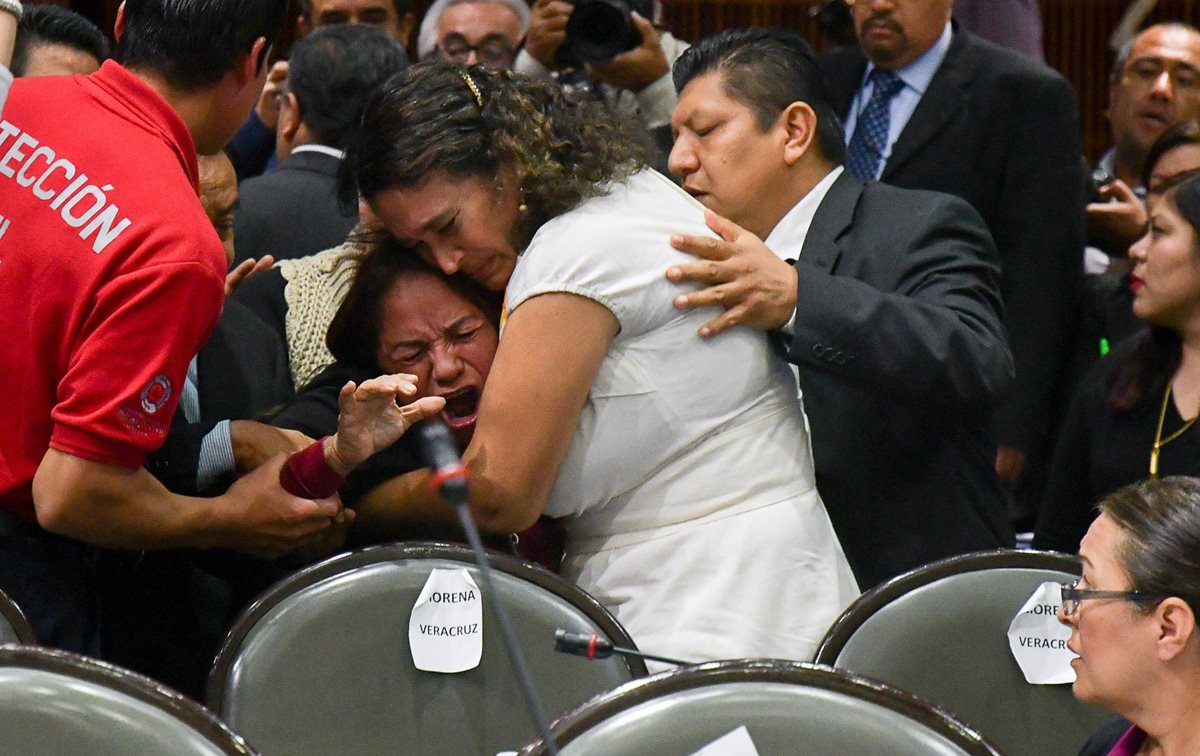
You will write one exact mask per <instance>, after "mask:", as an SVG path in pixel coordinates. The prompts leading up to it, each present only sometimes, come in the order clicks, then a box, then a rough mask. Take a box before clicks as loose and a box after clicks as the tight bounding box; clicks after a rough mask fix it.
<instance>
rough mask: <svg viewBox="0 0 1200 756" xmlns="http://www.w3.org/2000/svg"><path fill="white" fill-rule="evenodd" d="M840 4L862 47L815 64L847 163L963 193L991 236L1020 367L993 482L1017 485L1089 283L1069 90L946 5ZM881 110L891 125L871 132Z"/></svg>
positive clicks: (896, 181) (939, 1)
mask: <svg viewBox="0 0 1200 756" xmlns="http://www.w3.org/2000/svg"><path fill="white" fill-rule="evenodd" d="M847 2H848V3H849V4H850V5H851V6H852V12H853V16H854V24H855V30H856V32H857V34H858V39H859V44H858V45H857V46H852V47H847V48H842V49H839V50H835V51H833V52H831V53H828V54H826V55H824V56H822V58H821V59H820V66H821V70H822V73H823V78H824V82H825V87H826V91H827V92H828V93H829V96H830V98H831V100H832V102H833V106H834V109H835V111H836V112H837V113H838V114H839V115H840V116H842V117H843V119H844V123H845V130H846V138H847V142H848V144H849V145H850V146H849V152H848V154H849V157H848V159H847V166H848V167H849V168H851V169H852V170H855V169H858V170H856V171H855V172H856V175H858V176H859V178H860V179H867V178H878V179H879V180H881V181H883V182H885V183H888V184H892V185H894V186H900V187H905V188H908V189H928V190H933V191H940V192H946V193H948V194H954V195H956V196H959V197H962V198H963V199H965V200H966V201H967V202H969V203H971V205H972V206H973V207H974V208H975V209H976V210H977V211H978V212H979V214H980V215H981V216H983V220H984V222H985V223H986V224H987V226H988V229H989V230H990V231H991V233H992V237H993V238H994V239H995V240H996V247H997V248H998V249H999V252H1000V268H1001V282H1002V283H1001V293H1002V295H1003V298H1004V305H1005V315H1006V318H1005V325H1006V327H1007V329H1008V334H1009V339H1010V343H1011V345H1012V352H1013V360H1014V363H1015V365H1016V383H1015V384H1014V387H1013V391H1012V394H1011V396H1010V398H1009V399H1008V401H1007V402H1006V403H1005V404H1004V406H1003V407H1002V408H1001V410H1000V413H999V416H998V422H999V427H998V430H999V442H1000V446H999V449H998V451H997V454H996V472H997V473H998V474H999V475H1000V477H1001V479H1002V480H1003V481H1004V482H1005V483H1008V484H1012V485H1016V484H1018V482H1019V481H1020V480H1021V478H1022V473H1023V471H1024V469H1025V466H1026V461H1027V460H1028V459H1030V458H1031V457H1034V456H1040V455H1043V454H1044V451H1045V450H1044V442H1045V438H1046V434H1047V432H1048V427H1049V417H1050V415H1051V410H1052V407H1051V404H1052V401H1053V399H1052V397H1053V389H1054V384H1055V381H1056V378H1057V375H1058V372H1059V368H1060V366H1061V365H1062V364H1063V362H1064V359H1065V352H1066V345H1067V340H1068V337H1069V335H1070V331H1071V329H1072V327H1073V326H1074V319H1075V313H1076V308H1077V303H1078V297H1079V293H1080V291H1081V288H1082V282H1083V272H1082V268H1081V265H1080V255H1081V253H1082V250H1083V247H1084V226H1083V218H1084V202H1085V199H1086V197H1085V192H1084V175H1083V165H1082V162H1081V160H1080V156H1081V155H1082V144H1081V140H1080V127H1079V116H1078V111H1077V109H1076V105H1075V98H1074V93H1073V92H1072V90H1071V87H1070V85H1069V84H1068V83H1067V82H1066V81H1065V80H1064V79H1063V78H1062V77H1061V76H1060V75H1058V74H1057V73H1056V72H1054V71H1053V70H1051V69H1049V68H1047V67H1046V66H1044V65H1041V64H1039V63H1036V62H1034V61H1032V60H1030V59H1029V58H1027V57H1025V56H1022V55H1020V54H1018V53H1015V52H1013V51H1011V50H1008V49H1005V48H1001V47H998V46H996V45H993V44H991V43H989V42H986V41H984V40H982V39H979V38H978V37H974V36H972V35H971V34H969V33H967V32H965V31H963V30H961V29H958V28H955V27H954V26H953V25H952V24H951V22H950V14H951V9H952V6H953V0H847ZM881 81H882V82H885V83H883V84H880V82H881ZM890 81H895V82H896V84H895V87H896V89H895V90H892V89H890V88H889V85H888V84H887V82H890ZM877 95H878V96H883V97H884V100H885V101H884V102H882V103H878V102H877V101H873V98H876V97H877ZM889 99H890V102H888V101H887V100H889ZM876 105H878V107H879V109H880V110H882V113H883V117H884V118H885V119H886V120H884V121H883V122H882V123H880V122H873V125H875V126H876V129H875V130H874V131H873V130H872V129H871V128H868V126H869V125H872V124H869V123H868V122H870V121H872V119H871V118H870V116H871V114H872V112H876V108H875V107H873V106H876ZM872 137H874V138H872Z"/></svg>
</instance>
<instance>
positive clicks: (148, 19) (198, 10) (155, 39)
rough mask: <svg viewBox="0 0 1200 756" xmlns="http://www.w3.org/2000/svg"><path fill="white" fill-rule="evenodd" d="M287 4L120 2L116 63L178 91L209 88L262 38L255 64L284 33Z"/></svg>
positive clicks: (273, 0) (251, 0) (256, 0)
mask: <svg viewBox="0 0 1200 756" xmlns="http://www.w3.org/2000/svg"><path fill="white" fill-rule="evenodd" d="M287 9H288V3H287V0H125V33H124V34H123V35H122V37H121V39H120V40H119V41H118V42H117V55H116V57H117V60H118V61H119V62H120V63H121V64H122V65H124V66H126V67H133V68H148V69H150V70H153V71H155V72H156V73H158V74H159V75H160V76H162V77H163V78H164V79H166V81H167V83H168V84H169V85H171V86H172V87H174V88H175V89H178V90H180V91H182V92H194V91H197V90H200V89H204V88H206V87H211V86H213V85H214V84H216V83H217V82H219V81H220V80H221V79H222V78H224V77H225V75H226V74H228V73H229V72H230V71H232V70H233V69H234V67H235V66H237V65H238V63H239V62H240V61H241V60H242V58H243V56H245V55H246V54H247V53H249V52H250V49H251V48H252V47H253V46H254V41H255V40H256V39H258V38H259V37H265V38H266V40H267V46H266V48H264V49H263V51H262V53H261V55H260V56H259V60H257V61H256V63H257V64H258V66H259V68H260V70H261V68H262V66H264V65H266V62H267V48H270V46H271V45H273V44H274V43H275V38H276V37H277V36H278V34H279V32H280V31H281V30H282V29H283V23H284V20H285V19H286V18H287Z"/></svg>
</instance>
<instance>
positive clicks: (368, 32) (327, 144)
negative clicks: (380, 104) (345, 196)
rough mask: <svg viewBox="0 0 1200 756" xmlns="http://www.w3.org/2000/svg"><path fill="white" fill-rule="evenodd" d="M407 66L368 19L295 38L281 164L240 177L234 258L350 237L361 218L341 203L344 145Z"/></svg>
mask: <svg viewBox="0 0 1200 756" xmlns="http://www.w3.org/2000/svg"><path fill="white" fill-rule="evenodd" d="M407 65H408V59H407V58H405V56H404V50H403V49H401V47H400V45H398V44H397V43H396V41H395V40H394V39H392V38H391V37H389V36H388V35H387V34H385V33H384V32H382V31H380V30H379V29H377V28H375V27H373V26H368V25H365V24H338V25H334V26H323V27H320V28H318V29H317V30H316V31H314V32H313V33H312V34H310V35H308V36H307V37H305V38H304V39H303V40H301V41H300V42H298V43H296V46H295V47H293V48H292V57H291V60H290V63H289V69H288V81H287V91H286V93H284V94H283V95H282V96H281V98H280V103H279V126H278V129H277V131H276V154H277V155H278V157H279V160H280V165H279V169H278V170H276V171H272V172H270V173H266V174H263V175H262V176H258V177H256V178H252V179H247V180H246V181H244V182H243V183H242V186H241V206H240V207H239V208H238V214H237V220H236V221H235V223H234V231H235V234H234V236H235V238H236V247H237V250H236V255H235V259H234V262H235V264H236V263H241V262H242V261H244V260H248V259H251V258H260V257H262V256H263V255H268V254H269V255H273V256H274V257H275V259H277V260H282V259H289V258H296V257H304V256H306V255H311V254H314V253H316V252H320V251H321V250H324V249H329V248H330V247H336V246H337V245H339V244H341V243H342V242H343V241H344V240H345V238H346V234H348V233H349V232H350V230H351V229H352V228H354V224H355V223H357V222H358V217H357V213H354V212H349V213H346V212H343V210H342V209H341V207H340V206H339V204H338V199H337V172H338V166H339V165H340V164H341V160H342V156H343V152H342V150H343V149H344V148H345V146H346V145H347V144H348V143H349V141H350V137H351V135H352V134H353V133H354V129H355V128H356V127H357V125H358V121H359V118H360V116H361V114H362V109H363V107H364V106H365V104H366V101H367V99H368V98H369V97H370V96H371V94H372V93H374V91H375V90H376V89H377V88H378V87H379V85H380V84H382V83H383V82H384V81H386V80H387V79H388V78H389V77H390V76H391V75H392V74H394V73H396V72H397V71H400V70H402V69H403V68H405V67H406V66H407Z"/></svg>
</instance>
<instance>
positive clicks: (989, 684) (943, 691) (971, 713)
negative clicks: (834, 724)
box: [816, 550, 1113, 756]
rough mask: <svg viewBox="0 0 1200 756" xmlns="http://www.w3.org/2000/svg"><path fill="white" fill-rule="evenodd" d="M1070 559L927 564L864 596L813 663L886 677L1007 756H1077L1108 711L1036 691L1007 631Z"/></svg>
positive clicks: (985, 558)
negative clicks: (1050, 755)
mask: <svg viewBox="0 0 1200 756" xmlns="http://www.w3.org/2000/svg"><path fill="white" fill-rule="evenodd" d="M1079 571H1080V568H1079V562H1078V561H1077V560H1076V559H1074V558H1073V557H1068V556H1066V555H1065V554H1053V553H1046V552H1034V551H1008V550H1000V551H988V552H979V553H975V554H967V555H965V556H961V557H954V558H951V559H946V560H943V561H940V562H935V563H933V564H930V565H927V566H925V567H922V568H919V569H916V570H913V571H912V572H909V573H906V574H904V575H901V576H899V577H897V578H894V579H892V580H890V581H888V582H887V583H884V584H882V585H880V586H877V587H876V588H874V589H873V590H871V591H868V592H867V593H865V594H863V595H862V596H861V597H859V599H858V600H857V601H856V602H855V603H853V604H851V605H850V607H849V608H848V609H847V610H846V611H845V613H844V614H843V615H842V616H841V617H840V618H839V619H838V620H837V622H835V623H834V625H833V626H832V627H831V628H830V630H829V632H828V633H827V634H826V636H825V639H824V640H823V641H822V642H821V645H820V646H819V647H818V649H817V653H816V661H817V663H819V664H827V665H830V666H833V667H838V668H840V669H846V670H849V671H851V672H856V673H858V674H861V675H866V676H868V677H871V678H874V679H876V680H882V681H884V682H886V683H890V684H891V685H895V686H896V687H898V688H902V689H904V690H907V691H911V692H913V693H915V694H916V695H918V696H920V697H922V698H924V699H926V700H928V701H931V702H933V703H934V704H936V705H938V706H940V707H942V708H944V709H946V710H947V711H949V712H951V713H953V714H954V715H955V716H957V717H958V718H959V719H961V720H963V721H964V722H967V723H969V724H971V725H972V726H973V727H976V728H978V729H979V731H980V732H982V733H983V734H985V735H986V736H987V737H988V738H990V739H991V740H992V741H993V742H995V743H996V744H997V745H999V746H1000V748H1001V749H1003V750H1004V752H1005V753H1007V754H1011V756H1022V755H1023V754H1031V755H1032V754H1038V755H1039V756H1041V755H1044V754H1048V753H1075V752H1076V751H1078V750H1079V747H1080V746H1082V745H1083V743H1084V742H1085V741H1086V740H1087V738H1088V735H1089V734H1090V733H1091V732H1092V731H1093V730H1094V729H1096V728H1097V727H1098V726H1100V725H1101V724H1103V723H1104V722H1106V721H1108V720H1110V719H1112V716H1113V715H1112V714H1110V713H1108V712H1105V711H1104V710H1102V709H1099V708H1097V707H1093V706H1087V705H1084V704H1082V703H1080V702H1079V701H1077V700H1076V699H1075V697H1074V695H1072V693H1071V686H1070V685H1030V684H1029V683H1027V682H1025V678H1024V676H1023V675H1022V674H1021V669H1020V667H1019V666H1018V665H1017V662H1016V660H1015V659H1013V657H1012V653H1011V651H1010V650H1009V645H1008V627H1009V624H1010V623H1011V622H1012V620H1013V618H1014V617H1015V616H1016V615H1017V612H1018V611H1020V609H1021V607H1022V605H1023V604H1024V603H1025V601H1026V600H1027V599H1028V598H1029V596H1030V595H1031V594H1032V593H1033V591H1034V590H1035V589H1036V588H1037V586H1038V585H1040V584H1041V583H1043V582H1046V581H1053V582H1057V583H1063V582H1070V581H1072V580H1075V579H1076V578H1077V577H1078V576H1079Z"/></svg>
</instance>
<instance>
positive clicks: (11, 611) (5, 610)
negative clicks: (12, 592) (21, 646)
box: [0, 591, 37, 644]
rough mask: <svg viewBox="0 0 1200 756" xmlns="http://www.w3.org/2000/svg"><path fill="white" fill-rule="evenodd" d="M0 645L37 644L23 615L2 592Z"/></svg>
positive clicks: (0, 600)
mask: <svg viewBox="0 0 1200 756" xmlns="http://www.w3.org/2000/svg"><path fill="white" fill-rule="evenodd" d="M0 643H27V644H35V643H37V636H35V635H34V633H33V627H32V626H30V624H29V620H27V619H25V613H24V612H22V611H21V608H20V607H19V606H17V604H16V602H14V601H13V600H12V599H10V598H9V597H8V594H6V593H5V592H4V591H0Z"/></svg>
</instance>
